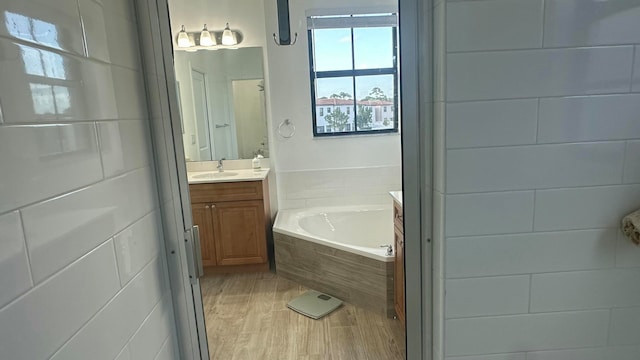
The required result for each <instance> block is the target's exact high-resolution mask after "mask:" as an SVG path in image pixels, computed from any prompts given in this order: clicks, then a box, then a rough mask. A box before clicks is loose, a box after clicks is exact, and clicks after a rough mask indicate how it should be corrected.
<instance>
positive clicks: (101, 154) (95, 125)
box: [93, 122, 107, 180]
mask: <svg viewBox="0 0 640 360" xmlns="http://www.w3.org/2000/svg"><path fill="white" fill-rule="evenodd" d="M98 128H99V126H98V123H97V122H93V133H94V136H95V139H96V146H97V147H98V149H97V150H98V155H99V156H98V157H99V158H100V169H102V179H103V180H104V179H105V178H106V177H107V172H106V170H105V168H104V152H103V151H102V150H103V149H102V141H100V133H101V131H100V130H99V129H98Z"/></svg>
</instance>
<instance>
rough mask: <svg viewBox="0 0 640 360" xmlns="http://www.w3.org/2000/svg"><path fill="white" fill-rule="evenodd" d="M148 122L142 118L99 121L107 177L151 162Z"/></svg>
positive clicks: (101, 150)
mask: <svg viewBox="0 0 640 360" xmlns="http://www.w3.org/2000/svg"><path fill="white" fill-rule="evenodd" d="M146 125H147V124H146V123H145V122H144V121H142V120H135V121H109V122H99V123H98V139H99V141H100V154H101V155H102V167H103V169H104V175H105V177H111V176H114V175H117V174H122V173H124V172H126V171H129V170H133V169H137V168H140V167H143V166H145V165H148V164H149V163H150V162H151V159H150V156H149V154H150V152H151V149H150V148H149V144H150V142H149V141H148V140H149V135H148V131H147V126H146ZM143 139H144V140H147V141H142V140H143Z"/></svg>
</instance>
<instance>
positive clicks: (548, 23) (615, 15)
mask: <svg viewBox="0 0 640 360" xmlns="http://www.w3.org/2000/svg"><path fill="white" fill-rule="evenodd" d="M634 43H635V44H637V43H640V3H638V2H637V1H636V0H616V1H583V0H547V1H546V2H545V14H544V46H545V47H562V46H588V45H614V44H634Z"/></svg>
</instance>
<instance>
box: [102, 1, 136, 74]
mask: <svg viewBox="0 0 640 360" xmlns="http://www.w3.org/2000/svg"><path fill="white" fill-rule="evenodd" d="M110 2H114V1H110ZM115 2H117V1H115ZM105 7H108V5H105ZM105 22H106V27H107V34H108V35H107V44H108V47H109V56H110V57H111V63H113V64H115V65H120V66H125V67H128V68H131V69H137V68H139V66H140V55H139V52H138V51H137V50H138V49H139V44H138V37H137V36H131V34H135V33H137V31H138V29H137V27H136V25H135V23H134V22H133V21H132V20H131V19H127V18H126V17H123V16H121V15H118V16H109V17H107V18H106V19H105ZM102 46H104V44H103V45H102Z"/></svg>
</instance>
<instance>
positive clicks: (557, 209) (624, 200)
mask: <svg viewBox="0 0 640 360" xmlns="http://www.w3.org/2000/svg"><path fill="white" fill-rule="evenodd" d="M638 199H640V185H616V186H595V187H586V188H575V189H554V190H541V191H537V192H536V210H535V224H534V227H535V230H536V231H550V230H574V229H596V228H617V227H618V226H619V224H620V221H621V220H622V216H624V215H626V214H627V213H629V212H631V211H633V210H636V209H637V208H638V205H639V204H638ZM611 241H613V239H611Z"/></svg>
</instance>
